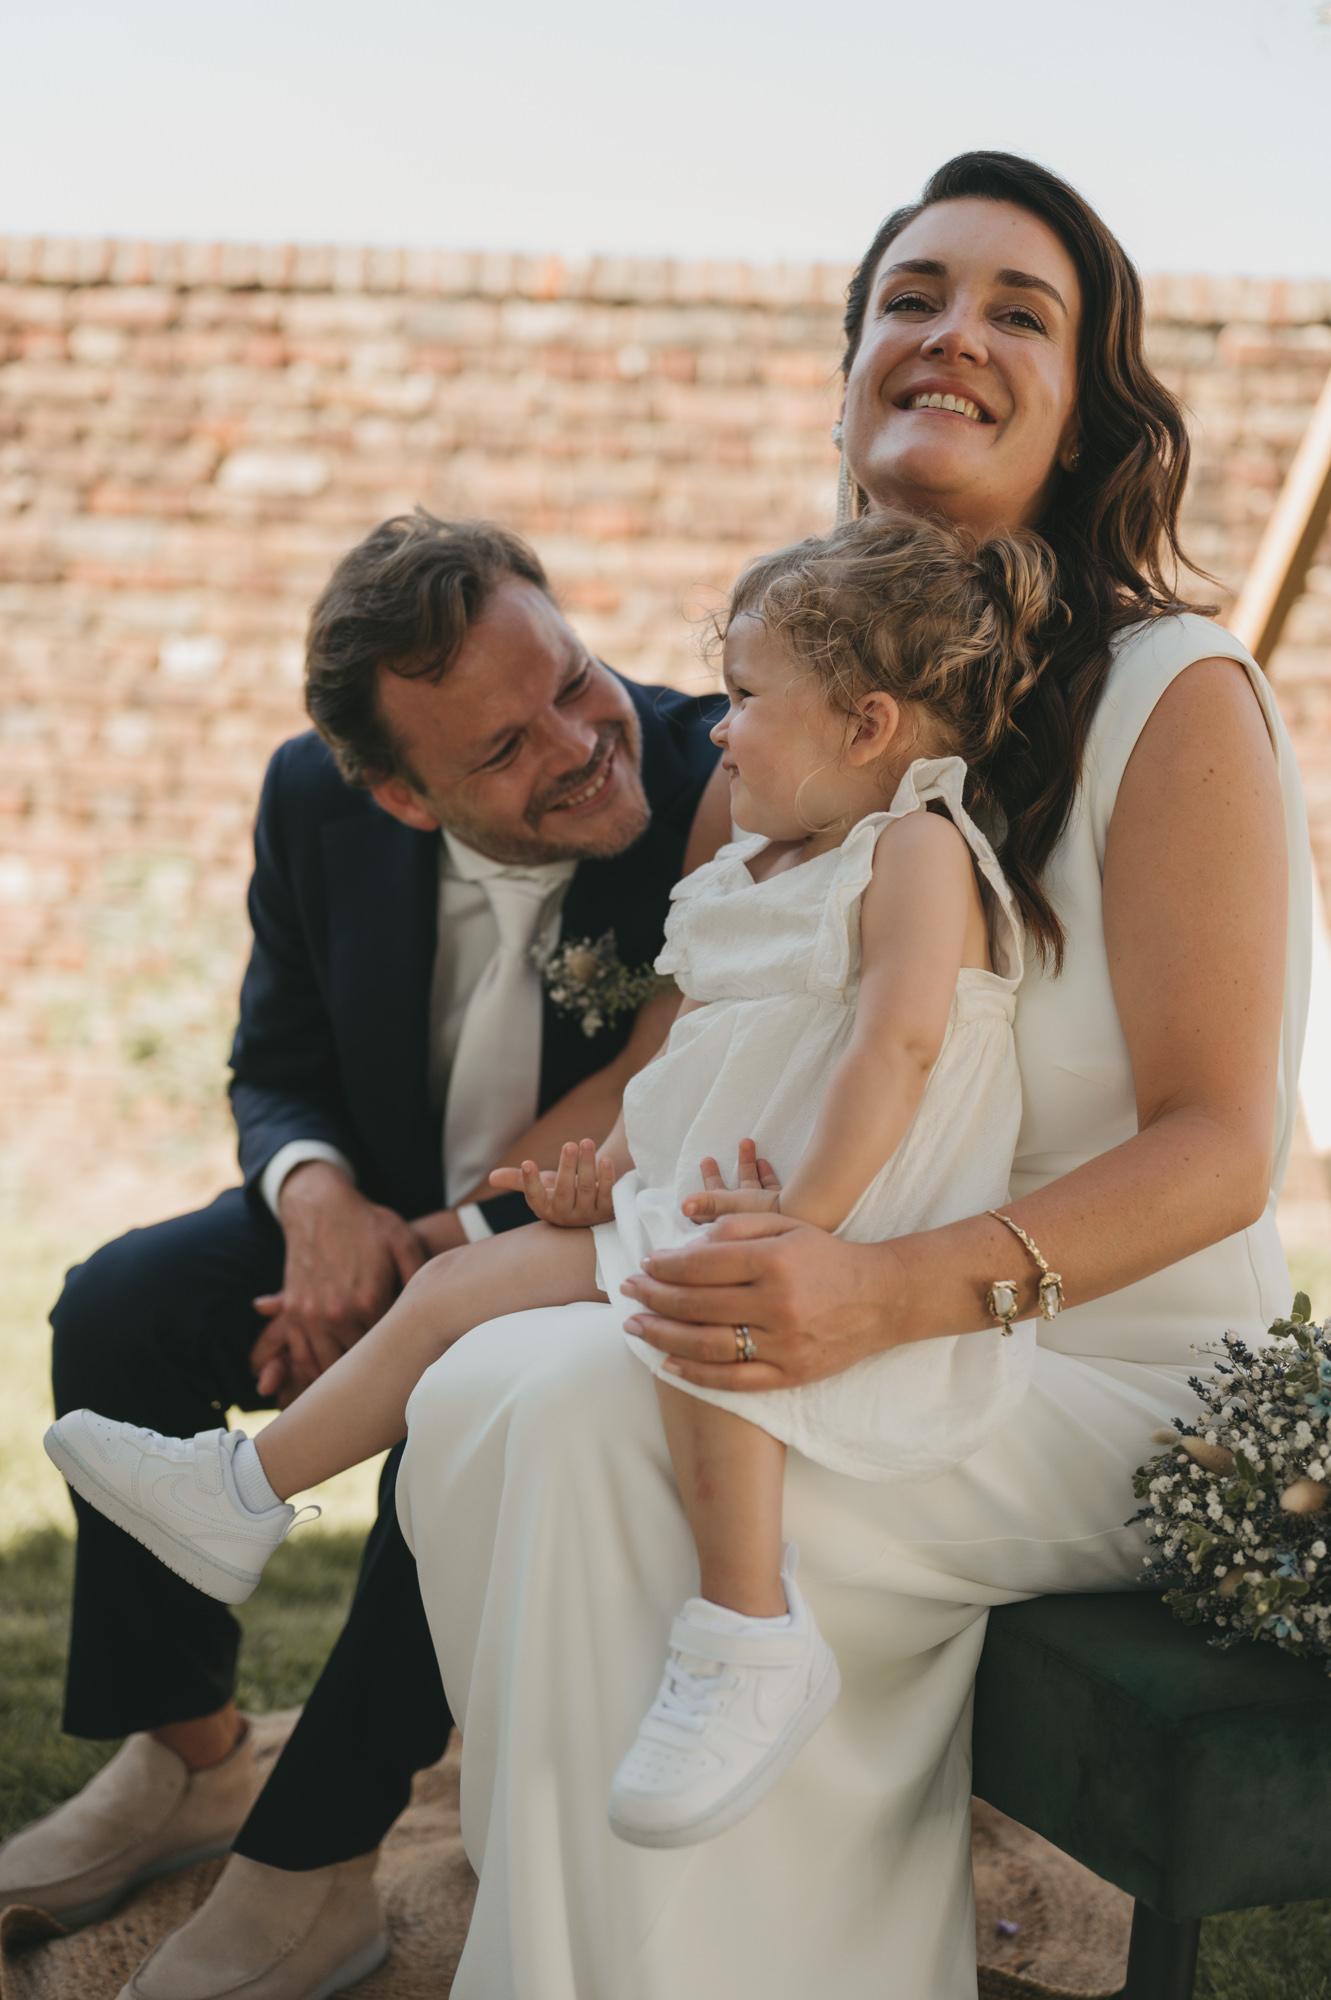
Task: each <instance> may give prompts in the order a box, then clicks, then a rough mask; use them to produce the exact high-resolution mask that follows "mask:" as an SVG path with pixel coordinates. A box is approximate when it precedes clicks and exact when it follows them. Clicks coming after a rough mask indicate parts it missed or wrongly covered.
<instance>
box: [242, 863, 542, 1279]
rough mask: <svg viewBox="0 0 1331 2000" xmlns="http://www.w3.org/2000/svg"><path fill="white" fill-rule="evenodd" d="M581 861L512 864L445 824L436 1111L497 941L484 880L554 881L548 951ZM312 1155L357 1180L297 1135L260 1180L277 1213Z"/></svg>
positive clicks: (323, 1148)
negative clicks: (285, 1189) (286, 1185)
mask: <svg viewBox="0 0 1331 2000" xmlns="http://www.w3.org/2000/svg"><path fill="white" fill-rule="evenodd" d="M577 865H578V864H577V862H576V861H550V862H541V863H524V864H522V865H520V866H513V865H510V864H509V863H507V862H503V861H493V860H491V858H490V856H489V855H488V854H480V853H478V852H477V850H476V849H475V848H474V847H468V846H466V845H465V844H464V843H463V842H462V841H460V840H458V839H457V837H456V836H455V835H454V834H451V833H449V832H447V831H444V833H443V837H442V839H441V840H440V843H439V905H438V908H439V923H438V943H437V944H436V947H435V957H434V975H433V978H432V980H431V985H430V1047H429V1057H428V1079H429V1081H428V1088H429V1097H430V1104H431V1106H432V1107H433V1109H434V1110H436V1111H440V1112H442V1110H443V1108H444V1104H445V1101H446V1099H447V1096H448V1080H449V1076H450V1073H451V1070H452V1065H453V1057H454V1055H455V1053H456V1051H457V1045H458V1037H459V1035H460V1034H461V1032H462V1022H463V1019H464V1017H465V1015H466V1012H467V1002H468V1001H469V1000H470V998H471V996H472V994H473V992H474V991H475V989H476V987H477V985H478V984H479V981H480V978H481V974H482V973H483V972H484V971H485V968H486V966H487V965H488V964H489V963H490V960H491V958H492V957H493V956H494V953H495V951H496V950H497V949H498V945H499V931H498V927H497V925H496V923H495V920H494V915H493V913H492V911H491V908H490V899H489V897H488V896H487V895H486V893H485V889H484V886H483V884H484V881H485V878H486V877H487V876H491V877H493V876H519V877H521V878H522V879H524V880H526V881H533V882H538V883H542V884H544V885H546V886H547V887H548V889H549V892H550V900H549V905H548V907H547V910H546V914H545V921H544V924H543V926H542V931H541V936H540V940H539V948H540V950H541V952H542V954H544V953H546V952H549V951H552V950H553V949H554V947H555V945H556V943H557V942H558V940H559V923H560V917H561V915H562V912H563V906H564V896H565V894H566V893H567V890H568V885H569V883H570V882H571V881H572V879H573V877H574V874H575V873H576V872H577ZM307 1160H326V1161H328V1163H329V1164H330V1165H331V1166H335V1167H338V1168H340V1169H341V1171H342V1172H343V1173H344V1174H345V1175H346V1176H347V1178H348V1180H350V1181H353V1182H354V1181H355V1178H356V1174H355V1169H354V1168H353V1166H352V1164H351V1162H350V1160H349V1159H348V1158H347V1156H346V1154H345V1153H343V1152H341V1151H340V1150H339V1148H338V1147H336V1146H330V1145H329V1144H328V1142H327V1141H326V1140H323V1139H291V1140H289V1141H288V1142H287V1144H286V1145H285V1146H281V1147H279V1148H278V1150H277V1152H275V1153H274V1154H273V1157H272V1159H271V1160H270V1161H269V1162H268V1165H267V1166H266V1167H265V1168H264V1171H263V1176H262V1178H261V1180H260V1182H259V1188H260V1192H261V1193H262V1195H263V1198H264V1200H265V1201H266V1202H267V1204H268V1206H269V1208H270V1209H271V1210H272V1212H273V1214H274V1215H276V1214H277V1203H278V1197H279V1195H280V1194H281V1192H282V1184H283V1182H284V1181H285V1180H286V1178H287V1175H288V1174H290V1173H292V1172H293V1171H294V1169H295V1168H296V1167H299V1166H303V1165H304V1164H305V1162H306V1161H307ZM458 1216H459V1219H460V1220H461V1222H462V1226H463V1229H464V1231H465V1232H466V1234H467V1235H468V1237H469V1238H471V1239H472V1240H474V1239H475V1238H476V1237H478V1236H488V1235H489V1234H490V1228H489V1225H488V1224H487V1222H486V1221H485V1218H484V1216H483V1215H482V1214H481V1212H480V1210H479V1209H478V1208H476V1207H475V1206H474V1204H466V1205H465V1206H464V1207H463V1208H460V1209H459V1210H458Z"/></svg>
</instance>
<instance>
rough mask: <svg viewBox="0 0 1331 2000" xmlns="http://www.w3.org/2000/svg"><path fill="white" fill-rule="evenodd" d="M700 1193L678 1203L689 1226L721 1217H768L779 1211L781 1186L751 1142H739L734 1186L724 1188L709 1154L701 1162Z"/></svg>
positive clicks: (769, 1164)
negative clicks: (686, 1217) (759, 1215)
mask: <svg viewBox="0 0 1331 2000" xmlns="http://www.w3.org/2000/svg"><path fill="white" fill-rule="evenodd" d="M699 1171H700V1173H701V1174H702V1184H703V1192H702V1193H701V1194H691V1195H688V1196H687V1197H686V1198H685V1200H684V1201H683V1202H682V1203H681V1207H682V1208H683V1210H684V1213H685V1215H687V1216H688V1218H689V1221H690V1222H715V1221H717V1220H718V1218H719V1217H721V1216H723V1215H752V1214H755V1213H757V1214H764V1213H770V1212H772V1211H775V1210H777V1209H779V1208H780V1205H781V1183H780V1181H779V1180H778V1179H777V1176H776V1169H775V1167H774V1166H773V1165H772V1163H771V1161H770V1160H760V1159H759V1158H758V1148H757V1147H756V1146H755V1145H754V1143H753V1141H752V1139H741V1140H740V1142H739V1174H738V1182H739V1184H738V1186H737V1187H733V1188H729V1187H727V1186H726V1181H725V1175H724V1174H723V1173H722V1172H721V1169H720V1167H719V1166H718V1165H717V1163H716V1161H715V1160H714V1159H713V1158H712V1157H711V1155H710V1154H709V1155H708V1157H707V1158H706V1159H705V1160H704V1161H703V1162H702V1164H701V1166H700V1168H699Z"/></svg>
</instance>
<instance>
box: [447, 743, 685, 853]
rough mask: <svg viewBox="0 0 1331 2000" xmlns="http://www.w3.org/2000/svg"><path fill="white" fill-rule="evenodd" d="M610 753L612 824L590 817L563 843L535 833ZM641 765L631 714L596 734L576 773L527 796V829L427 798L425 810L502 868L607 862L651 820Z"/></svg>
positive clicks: (586, 782)
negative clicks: (617, 790)
mask: <svg viewBox="0 0 1331 2000" xmlns="http://www.w3.org/2000/svg"><path fill="white" fill-rule="evenodd" d="M612 754H613V755H614V756H615V757H616V758H617V760H618V761H619V773H618V780H617V782H618V783H619V784H620V786H621V787H623V795H622V796H621V798H620V801H619V806H618V810H617V811H616V814H615V817H614V819H613V821H612V823H611V824H610V825H609V826H606V827H604V828H598V827H597V826H596V822H595V821H592V822H591V823H588V824H586V826H585V831H584V833H583V835H582V837H581V838H580V839H570V840H564V841H561V840H551V839H550V837H549V835H548V833H542V832H538V830H537V829H538V828H539V827H540V826H541V823H542V821H543V820H544V819H545V817H546V815H547V814H548V813H549V812H550V810H551V808H552V806H555V805H557V804H558V802H559V800H560V799H563V798H569V797H572V796H573V795H575V794H576V793H578V792H581V791H585V790H586V788H587V786H588V785H589V784H590V783H591V782H592V780H593V778H594V777H595V776H596V774H597V772H598V771H599V770H601V768H602V767H603V765H604V764H605V762H606V759H607V757H608V756H610V755H612ZM641 764H642V732H641V730H640V729H639V728H638V718H637V716H636V715H633V716H632V719H631V721H624V722H614V723H610V724H607V725H606V727H605V728H604V729H603V730H602V731H601V732H600V738H599V741H598V744H597V751H596V755H595V756H594V757H593V758H592V759H591V760H590V761H589V762H588V763H587V764H585V765H584V766H583V768H582V770H581V771H575V772H573V774H572V775H571V776H570V777H568V778H565V779H563V780H562V782H561V783H560V784H559V785H558V787H556V788H552V789H550V790H548V791H545V792H542V793H540V794H538V795H537V796H535V797H534V798H532V800H531V801H530V802H529V803H528V806H527V810H526V812H525V814H524V815H523V818H524V820H525V822H526V824H527V826H528V827H529V828H530V832H529V833H524V832H521V831H519V830H518V829H517V828H516V827H512V826H505V827H495V826H493V825H492V824H491V823H490V822H489V821H486V820H483V819H482V818H480V816H479V815H476V814H471V813H459V812H458V811H457V810H456V809H453V810H450V811H445V810H444V809H443V805H442V802H441V801H440V800H438V799H431V800H430V802H429V803H430V810H431V811H432V812H436V813H438V815H439V824H440V826H441V827H444V828H446V829H447V831H448V832H449V833H451V834H452V835H453V837H454V838H455V839H456V840H460V841H462V843H463V844H464V846H467V847H470V848H472V849H474V851H475V852H476V853H478V854H484V855H487V856H488V857H489V859H490V860H492V861H499V862H502V863H503V864H504V865H505V866H506V867H524V866H534V865H536V866H538V865H540V864H542V863H545V862H549V861H607V860H611V859H612V858H613V857H614V856H615V855H617V854H623V853H624V852H625V851H626V850H627V849H628V848H630V847H632V846H633V844H634V842H635V841H638V840H641V838H642V836H643V834H644V833H646V831H647V828H648V827H649V826H650V824H651V818H652V815H651V808H650V807H649V806H648V804H647V795H646V793H645V792H644V791H643V788H642V773H641Z"/></svg>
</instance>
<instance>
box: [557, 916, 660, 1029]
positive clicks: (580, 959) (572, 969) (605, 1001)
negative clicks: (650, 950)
mask: <svg viewBox="0 0 1331 2000" xmlns="http://www.w3.org/2000/svg"><path fill="white" fill-rule="evenodd" d="M541 978H542V979H543V980H544V982H545V985H546V988H547V990H548V992H549V994H550V998H551V999H552V1000H553V1001H554V1003H555V1005H556V1007H559V1008H561V1009H562V1010H563V1011H564V1012H565V1013H569V1014H578V1015H580V1016H581V1027H582V1032H583V1034H584V1035H589V1036H590V1035H599V1034H600V1032H601V1029H602V1028H604V1027H608V1026H609V1024H610V1023H611V1022H612V1021H613V1020H614V1019H615V1018H616V1016H617V1015H619V1014H624V1013H636V1012H637V1010H638V1008H639V1007H641V1006H642V1004H643V1002H644V1001H645V1000H652V999H655V997H656V995H657V994H658V993H669V992H672V991H673V990H674V984H675V982H674V980H673V979H670V978H668V977H666V976H665V975H664V974H662V973H659V972H658V971H657V970H656V968H655V967H654V966H652V965H638V966H632V967H630V966H627V965H623V964H621V962H620V957H619V952H618V949H617V947H616V945H615V934H614V932H613V931H607V932H606V933H605V935H604V936H603V937H599V938H597V940H596V942H595V944H593V943H592V941H591V939H590V938H579V939H578V940H577V942H576V943H569V944H566V945H564V946H563V947H562V948H561V949H560V950H559V951H557V952H554V953H552V955H551V956H550V957H549V958H547V959H546V960H545V962H544V964H543V965H542V966H541Z"/></svg>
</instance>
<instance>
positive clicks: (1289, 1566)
mask: <svg viewBox="0 0 1331 2000" xmlns="http://www.w3.org/2000/svg"><path fill="white" fill-rule="evenodd" d="M1270 1331H1271V1336H1272V1339H1271V1344H1270V1345H1269V1346H1263V1347H1260V1348H1256V1349H1253V1348H1250V1347H1248V1346H1247V1344H1246V1343H1245V1342H1244V1341H1242V1340H1240V1339H1238V1337H1237V1336H1236V1335H1234V1334H1232V1333H1227V1334H1226V1335H1225V1336H1224V1338H1223V1341H1222V1343H1221V1349H1220V1350H1216V1351H1217V1353H1220V1352H1221V1350H1223V1356H1224V1358H1223V1359H1218V1360H1217V1361H1216V1362H1215V1364H1214V1366H1213V1367H1212V1369H1211V1370H1210V1372H1209V1374H1208V1375H1207V1376H1205V1377H1201V1378H1194V1379H1193V1382H1192V1386H1193V1388H1194V1389H1195V1390H1196V1391H1197V1394H1198V1395H1199V1396H1200V1398H1201V1400H1202V1404H1203V1408H1204V1411H1205V1415H1204V1416H1203V1417H1202V1418H1201V1419H1199V1420H1198V1421H1197V1422H1196V1423H1193V1424H1185V1423H1184V1422H1183V1421H1182V1420H1181V1419H1178V1418H1176V1419H1175V1423H1174V1429H1173V1431H1158V1432H1157V1433H1156V1436H1155V1441H1156V1442H1157V1443H1159V1444H1165V1443H1167V1444H1168V1447H1169V1448H1168V1449H1167V1450H1166V1451H1162V1452H1161V1454H1160V1455H1159V1457H1158V1458H1153V1459H1151V1460H1150V1461H1149V1463H1148V1464H1146V1465H1143V1466H1142V1467H1141V1468H1140V1469H1139V1471H1138V1472H1137V1473H1136V1474H1135V1476H1134V1478H1133V1491H1134V1492H1135V1493H1136V1495H1137V1498H1138V1499H1139V1500H1144V1501H1145V1503H1146V1504H1145V1506H1144V1507H1143V1508H1142V1509H1141V1511H1140V1512H1139V1513H1137V1514H1135V1515H1134V1516H1133V1519H1134V1520H1136V1521H1149V1522H1150V1524H1151V1535H1150V1548H1151V1554H1150V1555H1148V1556H1147V1557H1146V1559H1145V1560H1146V1567H1147V1575H1148V1577H1149V1578H1151V1579H1154V1580H1156V1581H1158V1582H1160V1583H1163V1584H1165V1585H1166V1586H1167V1589H1166V1593H1165V1600H1164V1601H1165V1603H1166V1604H1168V1605H1169V1607H1170V1609H1171V1610H1172V1611H1173V1612H1174V1613H1175V1614H1176V1616H1178V1617H1180V1618H1183V1619H1185V1620H1186V1621H1187V1622H1188V1623H1189V1624H1194V1625H1213V1626H1214V1627H1215V1633H1214V1635H1213V1637H1212V1639H1211V1644H1212V1645H1213V1646H1219V1647H1221V1648H1228V1647H1230V1646H1234V1645H1237V1644H1238V1642H1239V1640H1240V1639H1264V1640H1266V1641H1267V1642H1268V1643H1270V1644H1273V1645H1276V1646H1280V1647H1283V1649H1284V1650H1285V1651H1286V1652H1287V1653H1295V1654H1299V1655H1301V1656H1302V1657H1304V1658H1305V1659H1315V1660H1319V1661H1320V1662H1321V1663H1322V1665H1323V1667H1324V1668H1325V1670H1326V1671H1327V1672H1328V1673H1331V1564H1328V1561H1327V1547H1328V1539H1331V1520H1328V1519H1327V1518H1324V1510H1325V1508H1326V1505H1327V1502H1328V1500H1329V1499H1331V1321H1329V1322H1328V1323H1327V1324H1326V1325H1324V1326H1317V1325H1315V1324H1314V1323H1313V1319H1312V1308H1311V1306H1310V1305H1309V1302H1308V1298H1307V1295H1306V1293H1303V1292H1300V1293H1299V1294H1298V1296H1297V1297H1296V1298H1295V1301H1294V1307H1293V1311H1292V1312H1291V1314H1290V1317H1289V1318H1288V1319H1282V1320H1277V1321H1276V1322H1275V1324H1274V1326H1272V1328H1271V1329H1270Z"/></svg>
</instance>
